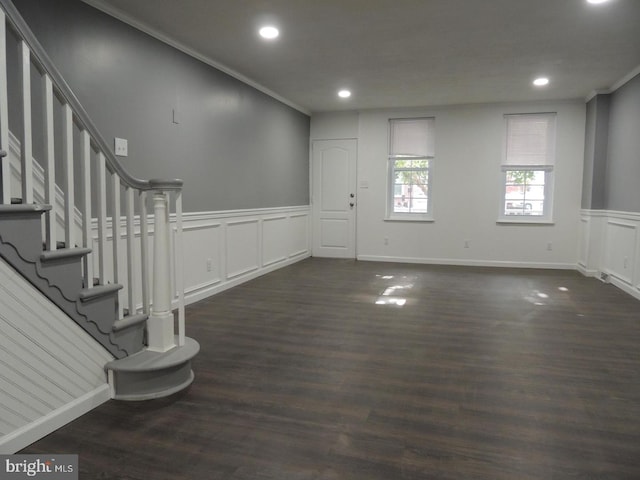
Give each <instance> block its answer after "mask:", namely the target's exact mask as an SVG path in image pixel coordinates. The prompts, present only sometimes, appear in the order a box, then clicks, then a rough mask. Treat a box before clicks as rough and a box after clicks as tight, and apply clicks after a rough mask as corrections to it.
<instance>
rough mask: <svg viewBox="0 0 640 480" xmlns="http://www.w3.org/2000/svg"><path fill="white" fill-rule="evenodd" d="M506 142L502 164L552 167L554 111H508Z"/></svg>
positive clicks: (505, 165)
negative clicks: (525, 112)
mask: <svg viewBox="0 0 640 480" xmlns="http://www.w3.org/2000/svg"><path fill="white" fill-rule="evenodd" d="M505 118H506V122H507V146H506V154H505V158H504V163H503V167H509V168H513V167H528V168H530V167H542V168H541V169H545V168H550V167H553V165H554V163H555V144H556V142H555V132H556V128H555V127H556V114H555V113H536V114H527V115H506V116H505Z"/></svg>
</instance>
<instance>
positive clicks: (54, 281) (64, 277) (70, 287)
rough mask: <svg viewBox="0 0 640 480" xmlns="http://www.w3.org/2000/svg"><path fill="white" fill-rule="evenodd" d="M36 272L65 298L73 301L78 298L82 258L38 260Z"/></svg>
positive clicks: (80, 287) (80, 285) (80, 284)
mask: <svg viewBox="0 0 640 480" xmlns="http://www.w3.org/2000/svg"><path fill="white" fill-rule="evenodd" d="M38 273H40V275H41V276H43V277H45V278H47V279H48V280H49V284H50V285H54V286H56V287H57V288H58V289H59V290H60V292H61V293H62V295H63V296H64V297H65V298H66V299H68V300H71V301H75V300H76V299H77V298H78V292H79V291H80V290H81V289H82V287H83V285H82V276H81V273H82V260H81V259H80V258H65V259H60V260H55V261H49V262H46V263H42V262H40V264H39V266H38Z"/></svg>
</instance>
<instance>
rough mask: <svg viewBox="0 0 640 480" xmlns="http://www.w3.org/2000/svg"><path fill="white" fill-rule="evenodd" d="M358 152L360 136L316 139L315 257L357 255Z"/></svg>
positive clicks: (347, 256)
mask: <svg viewBox="0 0 640 480" xmlns="http://www.w3.org/2000/svg"><path fill="white" fill-rule="evenodd" d="M356 154H357V144H356V140H315V141H314V142H313V145H312V157H311V158H312V178H313V183H312V202H313V256H315V257H333V258H355V257H356Z"/></svg>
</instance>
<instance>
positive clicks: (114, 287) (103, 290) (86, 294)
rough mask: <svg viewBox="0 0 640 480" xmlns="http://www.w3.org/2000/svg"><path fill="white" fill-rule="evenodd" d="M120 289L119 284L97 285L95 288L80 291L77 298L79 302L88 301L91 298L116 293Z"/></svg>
mask: <svg viewBox="0 0 640 480" xmlns="http://www.w3.org/2000/svg"><path fill="white" fill-rule="evenodd" d="M121 289H122V285H120V284H119V283H111V284H109V285H98V286H97V287H92V288H85V289H84V290H80V293H79V295H78V296H79V298H80V300H90V299H92V298H96V297H101V296H103V295H108V294H110V293H114V292H117V291H118V290H121Z"/></svg>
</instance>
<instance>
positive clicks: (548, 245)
mask: <svg viewBox="0 0 640 480" xmlns="http://www.w3.org/2000/svg"><path fill="white" fill-rule="evenodd" d="M547 250H548V251H551V250H553V243H551V242H548V243H547Z"/></svg>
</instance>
